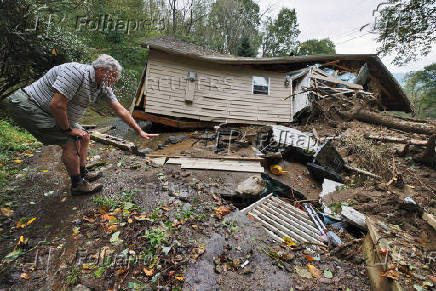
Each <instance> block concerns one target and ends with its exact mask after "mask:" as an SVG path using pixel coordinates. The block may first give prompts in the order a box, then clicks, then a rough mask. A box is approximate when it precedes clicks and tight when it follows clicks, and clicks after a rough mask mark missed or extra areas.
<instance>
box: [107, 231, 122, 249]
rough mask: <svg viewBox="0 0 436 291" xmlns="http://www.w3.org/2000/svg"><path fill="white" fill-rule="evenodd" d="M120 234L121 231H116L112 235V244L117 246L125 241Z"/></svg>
mask: <svg viewBox="0 0 436 291" xmlns="http://www.w3.org/2000/svg"><path fill="white" fill-rule="evenodd" d="M119 236H120V231H117V232H114V233H113V234H112V236H111V239H110V240H109V241H110V242H111V244H113V245H115V246H117V245H119V244H121V243H122V242H123V240H122V239H120V238H119Z"/></svg>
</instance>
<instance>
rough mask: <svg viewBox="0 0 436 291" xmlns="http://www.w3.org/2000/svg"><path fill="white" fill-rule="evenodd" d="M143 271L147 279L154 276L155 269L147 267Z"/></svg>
mask: <svg viewBox="0 0 436 291" xmlns="http://www.w3.org/2000/svg"><path fill="white" fill-rule="evenodd" d="M142 270H143V271H144V273H145V275H146V276H147V277H151V276H153V269H147V268H146V267H144V269H142Z"/></svg>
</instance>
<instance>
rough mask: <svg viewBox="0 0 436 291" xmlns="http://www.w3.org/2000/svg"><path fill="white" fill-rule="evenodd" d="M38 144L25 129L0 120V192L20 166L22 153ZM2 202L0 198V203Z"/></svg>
mask: <svg viewBox="0 0 436 291" xmlns="http://www.w3.org/2000/svg"><path fill="white" fill-rule="evenodd" d="M40 146H41V143H40V142H38V141H37V140H36V139H35V138H34V137H33V136H32V135H31V134H30V133H28V132H27V131H26V130H24V129H22V128H20V127H18V126H15V125H13V124H12V123H10V122H8V121H6V120H0V194H2V192H3V190H4V187H5V186H6V185H7V184H8V183H10V181H11V179H12V176H13V175H16V174H17V173H18V171H19V169H20V168H21V167H20V164H21V162H22V156H26V155H25V154H24V153H25V152H26V151H30V150H32V149H35V148H38V147H40ZM28 156H29V155H28ZM3 202H4V201H3V199H0V204H2V203H3Z"/></svg>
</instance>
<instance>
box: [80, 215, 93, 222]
mask: <svg viewBox="0 0 436 291" xmlns="http://www.w3.org/2000/svg"><path fill="white" fill-rule="evenodd" d="M82 220H84V221H88V222H89V223H94V222H95V219H94V218H89V217H87V216H83V217H82Z"/></svg>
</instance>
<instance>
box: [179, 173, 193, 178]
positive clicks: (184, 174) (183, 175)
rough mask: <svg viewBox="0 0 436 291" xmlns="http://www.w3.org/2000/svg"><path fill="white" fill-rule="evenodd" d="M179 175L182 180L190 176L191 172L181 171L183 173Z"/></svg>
mask: <svg viewBox="0 0 436 291" xmlns="http://www.w3.org/2000/svg"><path fill="white" fill-rule="evenodd" d="M180 175H181V176H182V177H183V178H186V177H188V176H189V175H191V172H186V171H183V172H181V173H180Z"/></svg>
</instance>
